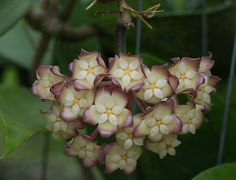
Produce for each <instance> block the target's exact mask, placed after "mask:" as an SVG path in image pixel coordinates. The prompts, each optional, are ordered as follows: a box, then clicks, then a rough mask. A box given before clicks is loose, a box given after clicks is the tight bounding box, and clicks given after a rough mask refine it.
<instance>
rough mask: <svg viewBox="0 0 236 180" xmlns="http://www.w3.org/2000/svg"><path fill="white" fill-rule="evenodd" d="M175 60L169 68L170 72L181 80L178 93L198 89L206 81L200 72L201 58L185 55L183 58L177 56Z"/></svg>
mask: <svg viewBox="0 0 236 180" xmlns="http://www.w3.org/2000/svg"><path fill="white" fill-rule="evenodd" d="M174 61H175V64H174V65H173V66H172V67H170V68H169V72H170V73H171V74H172V75H174V76H176V77H177V78H178V80H179V85H178V87H177V89H176V92H177V93H180V92H185V91H187V90H196V89H197V88H198V87H199V86H200V85H201V84H202V83H204V78H203V76H202V75H201V74H200V73H199V72H198V69H199V64H200V59H193V58H188V57H184V58H182V59H181V60H180V59H179V58H175V59H174Z"/></svg>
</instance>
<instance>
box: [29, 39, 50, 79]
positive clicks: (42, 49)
mask: <svg viewBox="0 0 236 180" xmlns="http://www.w3.org/2000/svg"><path fill="white" fill-rule="evenodd" d="M50 39H51V38H50V36H49V35H48V34H42V36H41V38H40V41H39V45H38V48H37V50H36V53H35V55H34V58H33V64H32V68H31V73H30V75H31V77H30V78H31V80H32V81H33V80H34V76H35V71H36V69H37V67H38V66H39V65H40V64H41V62H42V59H43V57H44V55H45V53H46V52H47V49H48V45H49V42H50Z"/></svg>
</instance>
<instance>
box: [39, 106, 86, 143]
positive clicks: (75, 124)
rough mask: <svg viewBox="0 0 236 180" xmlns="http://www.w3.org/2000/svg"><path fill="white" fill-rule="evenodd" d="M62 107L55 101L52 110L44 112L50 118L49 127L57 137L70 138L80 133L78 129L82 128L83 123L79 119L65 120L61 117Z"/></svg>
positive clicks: (54, 136)
mask: <svg viewBox="0 0 236 180" xmlns="http://www.w3.org/2000/svg"><path fill="white" fill-rule="evenodd" d="M60 112H61V107H60V106H59V105H58V104H57V103H53V104H52V106H51V110H50V112H44V113H43V114H44V116H45V117H46V118H47V119H48V125H47V128H48V130H49V131H51V132H52V135H53V138H55V139H69V138H72V137H73V136H75V135H76V134H78V132H77V129H79V128H81V126H82V123H81V122H80V121H79V120H75V121H71V122H65V121H63V120H62V119H61V117H60Z"/></svg>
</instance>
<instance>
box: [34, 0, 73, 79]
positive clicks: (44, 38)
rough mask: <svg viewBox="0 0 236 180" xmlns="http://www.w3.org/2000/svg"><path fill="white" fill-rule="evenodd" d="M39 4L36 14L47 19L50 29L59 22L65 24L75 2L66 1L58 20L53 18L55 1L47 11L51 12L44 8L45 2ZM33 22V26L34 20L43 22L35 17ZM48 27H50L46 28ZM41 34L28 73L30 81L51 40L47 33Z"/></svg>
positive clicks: (44, 0)
mask: <svg viewBox="0 0 236 180" xmlns="http://www.w3.org/2000/svg"><path fill="white" fill-rule="evenodd" d="M41 2H42V4H41V9H40V11H39V12H37V13H36V14H37V15H40V16H42V17H45V18H48V19H49V22H50V23H52V24H51V27H52V26H53V25H57V22H59V21H61V22H65V21H66V20H67V19H68V18H69V15H70V13H71V12H72V8H73V7H74V3H75V2H76V1H75V0H68V1H67V4H66V5H65V10H64V11H63V13H62V19H59V18H57V17H56V16H55V14H57V13H56V11H57V5H58V2H57V1H55V2H54V4H51V5H52V6H51V7H49V9H50V8H51V10H50V11H49V12H48V11H47V8H48V7H46V5H47V1H46V0H42V1H41ZM43 8H45V9H43ZM30 12H31V11H30ZM51 18H53V21H50V20H51ZM34 20H35V22H34V21H33V22H34V25H36V24H37V21H36V20H39V22H42V23H43V22H44V21H42V20H41V19H40V18H39V17H37V18H36V19H34ZM48 27H50V26H48ZM56 27H58V26H56ZM63 27H64V23H61V25H60V26H59V28H60V29H63ZM49 29H50V28H49ZM41 32H42V35H41V38H40V41H39V45H38V47H37V50H36V52H35V55H34V58H33V64H32V68H31V72H30V76H31V80H32V81H33V80H34V73H35V71H36V69H37V67H38V66H39V65H40V64H41V62H42V60H43V57H44V55H45V53H46V52H47V48H48V45H49V43H50V39H51V36H52V35H51V34H50V33H48V32H47V31H41Z"/></svg>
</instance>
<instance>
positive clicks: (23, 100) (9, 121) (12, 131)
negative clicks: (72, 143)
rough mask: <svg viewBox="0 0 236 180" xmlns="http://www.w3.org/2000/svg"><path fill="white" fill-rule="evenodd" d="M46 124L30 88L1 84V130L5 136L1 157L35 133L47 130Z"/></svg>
mask: <svg viewBox="0 0 236 180" xmlns="http://www.w3.org/2000/svg"><path fill="white" fill-rule="evenodd" d="M44 126H45V121H44V118H43V117H42V115H41V114H40V112H39V102H38V101H37V98H36V97H34V96H33V95H32V93H31V92H30V91H29V90H28V89H25V88H21V87H5V86H0V130H1V134H2V135H3V138H4V145H3V152H2V154H1V155H0V159H2V158H4V157H5V156H7V155H8V154H9V153H11V152H13V151H14V150H15V149H17V147H19V146H20V145H21V144H23V143H24V142H25V141H26V140H28V139H29V138H31V137H32V136H33V135H34V134H37V133H40V132H46V131H45V127H44Z"/></svg>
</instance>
